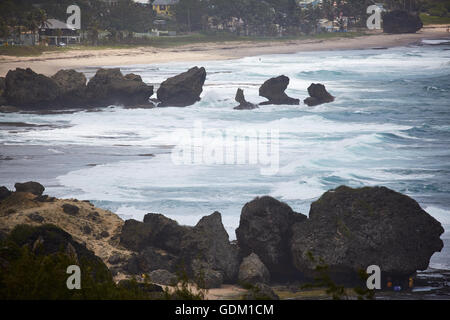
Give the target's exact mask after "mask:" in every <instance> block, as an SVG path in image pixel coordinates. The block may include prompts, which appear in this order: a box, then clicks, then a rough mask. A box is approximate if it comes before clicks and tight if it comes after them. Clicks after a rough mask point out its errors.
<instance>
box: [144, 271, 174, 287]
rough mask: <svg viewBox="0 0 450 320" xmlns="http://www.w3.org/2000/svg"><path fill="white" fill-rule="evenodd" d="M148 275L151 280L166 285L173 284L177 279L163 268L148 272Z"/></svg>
mask: <svg viewBox="0 0 450 320" xmlns="http://www.w3.org/2000/svg"><path fill="white" fill-rule="evenodd" d="M149 277H150V281H151V282H153V283H157V284H162V285H166V286H173V285H174V284H176V283H177V280H178V278H177V276H176V275H175V274H173V273H172V272H169V271H167V270H164V269H159V270H155V271H152V272H150V274H149Z"/></svg>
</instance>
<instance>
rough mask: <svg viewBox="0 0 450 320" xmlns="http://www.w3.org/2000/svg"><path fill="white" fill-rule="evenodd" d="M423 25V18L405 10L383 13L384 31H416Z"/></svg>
mask: <svg viewBox="0 0 450 320" xmlns="http://www.w3.org/2000/svg"><path fill="white" fill-rule="evenodd" d="M422 27H423V23H422V20H421V19H420V17H419V15H417V14H414V13H410V12H407V11H403V10H393V11H390V12H385V13H383V32H385V33H416V32H417V31H419V30H420V29H422Z"/></svg>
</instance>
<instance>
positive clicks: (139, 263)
mask: <svg viewBox="0 0 450 320" xmlns="http://www.w3.org/2000/svg"><path fill="white" fill-rule="evenodd" d="M181 268H182V265H181V261H180V260H179V257H178V256H177V255H174V254H171V253H169V252H167V251H165V250H162V249H158V248H155V247H146V248H144V249H142V250H139V251H138V252H136V254H135V255H133V256H132V257H131V258H130V259H129V260H128V261H127V262H126V264H125V269H126V271H127V272H129V273H131V274H142V273H148V272H152V271H155V270H159V269H164V270H168V271H170V272H178V271H180V269H181Z"/></svg>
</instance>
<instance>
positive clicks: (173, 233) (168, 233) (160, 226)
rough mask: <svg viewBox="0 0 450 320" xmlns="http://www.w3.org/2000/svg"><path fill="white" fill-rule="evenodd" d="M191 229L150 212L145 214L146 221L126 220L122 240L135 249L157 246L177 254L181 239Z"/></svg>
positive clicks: (122, 242) (126, 245) (128, 246)
mask: <svg viewBox="0 0 450 320" xmlns="http://www.w3.org/2000/svg"><path fill="white" fill-rule="evenodd" d="M189 229H190V228H189V227H184V226H180V225H179V224H178V222H176V221H175V220H172V219H169V218H167V217H165V216H163V215H162V214H156V213H149V214H147V215H145V217H144V222H140V221H136V220H127V221H125V224H124V225H123V227H122V233H121V235H120V242H121V244H122V245H123V246H125V247H126V248H128V249H130V250H134V251H140V250H143V249H144V248H146V247H155V248H160V249H163V250H167V251H169V252H171V253H175V254H177V253H179V252H180V240H181V239H182V238H183V236H184V235H185V233H186V232H188V231H189Z"/></svg>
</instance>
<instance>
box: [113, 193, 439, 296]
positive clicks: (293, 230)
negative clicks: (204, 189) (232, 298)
mask: <svg viewBox="0 0 450 320" xmlns="http://www.w3.org/2000/svg"><path fill="white" fill-rule="evenodd" d="M443 232H444V230H443V228H442V226H441V225H440V223H439V222H438V221H436V220H435V219H434V218H432V217H431V216H430V215H429V214H428V213H426V212H425V211H424V210H422V209H421V208H420V206H419V205H418V204H417V202H416V201H414V200H413V199H411V198H409V197H408V196H405V195H402V194H400V193H397V192H395V191H392V190H390V189H387V188H384V187H374V188H362V189H352V188H349V187H339V188H337V189H335V190H331V191H328V192H326V193H325V194H324V195H323V196H322V197H321V198H320V199H319V200H317V201H316V202H314V203H313V204H312V206H311V211H310V213H309V218H308V217H306V216H305V215H303V214H300V213H297V212H295V211H293V210H292V208H290V207H289V206H288V205H287V204H285V203H283V202H280V201H278V200H276V199H274V198H272V197H269V196H265V197H260V198H256V199H254V200H252V201H250V202H249V203H247V204H246V205H245V206H244V207H243V208H242V212H241V217H240V223H239V227H238V229H237V230H236V237H237V241H236V242H235V243H230V242H229V239H228V234H227V233H226V232H225V228H224V227H223V225H222V221H221V215H220V213H218V212H215V213H213V214H212V215H210V216H207V217H204V218H202V219H201V220H200V221H199V222H198V224H197V225H196V226H194V227H187V226H180V225H179V224H178V223H177V222H176V221H173V220H171V219H169V218H167V217H164V216H163V215H160V214H148V215H146V216H145V218H144V221H143V222H139V221H135V220H128V221H126V222H125V225H124V226H123V229H122V233H121V236H120V241H121V244H122V245H123V246H125V247H126V248H128V249H130V250H132V251H134V252H135V255H134V256H133V258H132V259H130V260H129V261H128V264H127V266H126V268H127V271H128V272H129V273H132V274H139V273H152V272H156V271H158V272H157V273H156V278H160V274H162V275H163V276H162V277H163V278H164V279H174V278H175V275H174V274H176V273H177V271H178V270H179V268H184V270H186V272H187V274H188V275H189V276H190V277H192V278H194V279H201V281H200V282H199V283H200V284H202V285H203V286H204V287H206V288H211V287H217V286H220V285H221V284H222V283H240V284H252V285H257V284H270V283H282V282H297V281H307V280H308V279H313V278H314V276H315V275H316V274H315V272H316V267H317V265H318V261H320V263H321V264H323V265H327V266H328V267H329V270H330V275H331V276H332V278H333V279H335V280H336V281H338V282H341V283H354V282H357V281H360V279H359V272H360V271H361V270H366V268H367V267H368V266H370V265H378V266H380V268H381V270H382V272H383V276H385V277H387V276H392V277H408V276H410V275H412V274H414V273H415V272H416V271H417V270H424V269H426V268H427V267H428V263H429V260H430V258H431V256H432V255H433V253H434V252H438V251H440V250H441V249H442V247H443V243H442V240H441V239H440V235H441V234H442V233H443ZM162 270H164V271H162ZM165 282H166V281H165Z"/></svg>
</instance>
